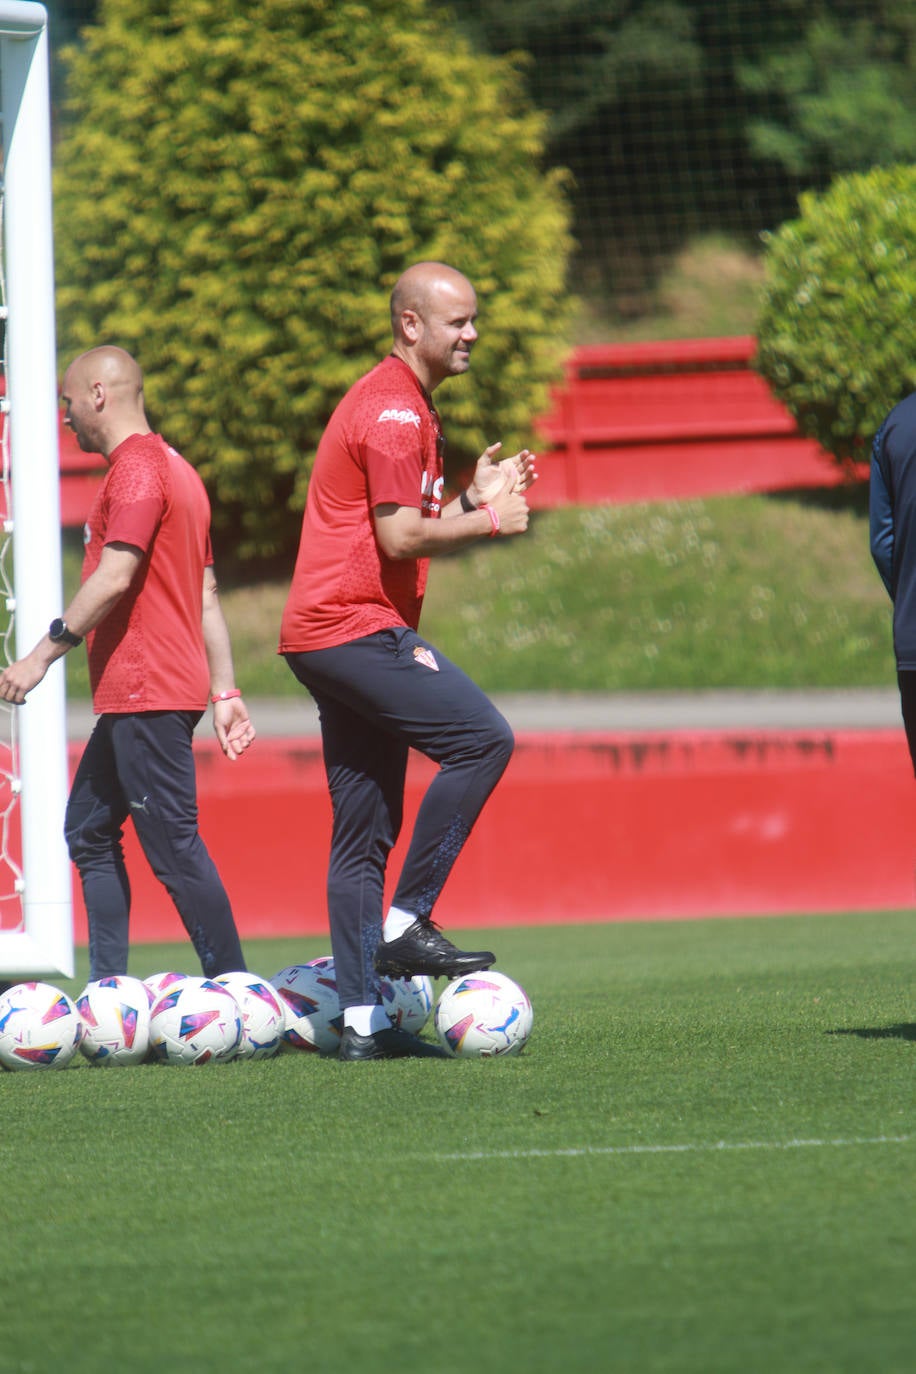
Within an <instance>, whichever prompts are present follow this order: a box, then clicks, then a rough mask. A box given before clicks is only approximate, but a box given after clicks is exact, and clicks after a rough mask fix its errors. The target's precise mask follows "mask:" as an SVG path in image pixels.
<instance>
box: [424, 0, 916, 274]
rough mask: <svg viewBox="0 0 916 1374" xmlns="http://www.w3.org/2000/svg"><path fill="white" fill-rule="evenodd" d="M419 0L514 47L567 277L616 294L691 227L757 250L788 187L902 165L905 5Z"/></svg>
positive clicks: (914, 34) (911, 42)
mask: <svg viewBox="0 0 916 1374" xmlns="http://www.w3.org/2000/svg"><path fill="white" fill-rule="evenodd" d="M436 2H437V3H439V4H441V5H443V6H444V7H446V8H447V9H450V10H451V9H453V10H454V12H455V14H456V16H457V19H458V22H459V23H461V24H462V25H463V26H464V27H465V29H466V31H467V32H468V33H469V35H470V36H471V37H472V39H473V40H474V42H475V43H477V44H478V46H479V47H480V48H481V49H482V50H484V51H488V52H494V53H508V52H512V51H515V50H522V51H524V53H525V54H526V62H525V65H524V67H523V71H524V73H525V77H526V80H527V84H528V89H529V91H530V92H531V95H532V98H533V99H534V100H535V101H536V102H537V104H538V105H539V106H540V107H541V108H542V109H544V110H545V112H546V113H547V114H548V116H549V125H548V145H547V146H548V153H549V156H550V159H551V160H552V162H554V163H555V164H556V165H562V166H565V167H568V168H569V169H570V170H571V172H572V173H573V176H574V179H575V191H574V197H573V205H574V209H575V229H576V238H577V241H578V243H579V245H580V250H579V255H578V256H579V261H578V264H577V268H578V271H579V276H580V279H582V278H583V277H584V278H585V279H586V280H588V281H593V280H595V281H596V282H600V283H601V284H603V285H604V286H606V287H609V288H610V289H611V291H612V293H614V294H615V295H617V296H618V297H620V296H623V295H626V294H629V293H631V292H632V291H633V288H634V286H638V284H639V279H640V277H641V276H643V275H644V274H645V275H646V276H647V277H648V278H650V279H651V276H652V274H653V272H654V271H655V270H656V269H657V268H658V267H659V266H661V265H662V264H663V263H664V261H665V259H666V258H667V256H668V255H670V254H671V253H672V252H674V251H676V250H677V249H679V248H680V247H681V246H682V244H683V243H684V241H685V240H686V239H688V238H690V237H692V236H694V235H699V234H709V233H717V232H725V233H729V234H732V235H737V236H738V237H741V238H745V239H746V240H747V242H748V243H749V244H750V243H756V240H757V235H758V234H759V233H760V231H761V230H762V229H765V228H771V227H772V226H774V225H776V224H779V223H780V222H781V221H782V220H783V219H785V218H787V217H788V216H791V215H792V214H793V212H794V207H795V205H796V203H797V198H798V195H799V194H800V193H801V192H802V191H804V190H824V189H825V188H826V187H827V185H828V184H829V182H830V180H831V178H832V177H833V176H834V175H835V174H836V173H838V172H851V171H860V170H864V169H866V168H867V167H869V166H871V165H873V164H883V165H887V164H889V163H894V162H901V161H909V160H912V159H914V158H916V7H914V4H913V0H769V3H768V4H766V5H760V4H759V3H756V0H741V2H740V3H729V4H724V3H723V0H461V3H460V4H458V3H457V0H436Z"/></svg>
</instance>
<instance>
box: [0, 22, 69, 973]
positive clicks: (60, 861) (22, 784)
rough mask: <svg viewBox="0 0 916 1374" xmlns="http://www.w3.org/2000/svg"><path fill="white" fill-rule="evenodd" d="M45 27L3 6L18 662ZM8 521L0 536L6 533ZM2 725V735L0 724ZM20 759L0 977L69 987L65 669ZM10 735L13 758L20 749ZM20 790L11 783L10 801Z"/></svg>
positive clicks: (48, 246)
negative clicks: (13, 918) (8, 921)
mask: <svg viewBox="0 0 916 1374" xmlns="http://www.w3.org/2000/svg"><path fill="white" fill-rule="evenodd" d="M48 70H49V61H48V16H47V11H46V10H45V7H44V5H40V4H34V3H30V2H28V3H27V2H26V0H0V102H2V133H3V180H4V197H3V199H4V217H3V261H4V275H5V279H6V311H7V314H6V362H7V377H6V386H7V396H6V405H7V406H8V421H9V436H10V468H9V471H10V478H11V487H12V521H11V524H12V550H13V584H14V596H13V601H12V605H8V607H7V609H8V610H9V612H10V614H11V615H13V616H14V617H15V638H16V653H17V655H18V656H22V655H23V654H25V653H27V652H28V651H29V650H30V649H31V648H32V646H33V645H34V644H35V643H36V642H37V641H38V640H39V639H40V638H41V636H42V635H43V634H44V632H45V631H46V630H47V627H48V623H49V620H50V619H51V618H52V617H53V616H55V615H57V614H59V608H60V607H61V605H62V578H61V542H60V459H59V454H58V403H57V367H56V347H55V317H54V256H53V238H52V209H51V206H52V201H51V112H50V89H49V76H48ZM9 523H10V522H9V519H8V518H7V528H8V525H9ZM2 723H3V722H2V721H0V725H2ZM10 732H11V736H12V741H13V758H14V760H15V759H16V758H17V757H18V761H19V764H20V777H19V779H18V790H19V796H18V804H19V808H20V821H21V835H22V863H21V869H20V872H21V878H20V880H19V882H18V884H17V886H18V887H19V889H20V893H21V912H22V916H21V921H20V923H19V929H17V930H0V975H3V974H13V975H16V976H35V977H38V976H44V975H57V976H63V977H67V978H72V977H73V972H74V958H73V912H72V899H71V893H72V886H71V882H72V880H71V870H70V862H69V858H68V855H67V851H66V846H65V843H64V838H63V823H64V809H65V806H66V798H67V788H68V778H67V728H66V687H65V677H64V672H63V665H62V664H60V665H59V666H57V665H55V666H54V667H52V668H51V670H50V672H49V673H48V675H47V677H46V678H45V679H44V681H43V682H42V683H41V684H40V685H39V686H38V687H36V688H35V689H34V691H33V692H30V693H29V698H28V702H27V703H26V705H25V706H21V707H13V708H12V718H11V719H10ZM17 735H18V748H17V747H16V741H17ZM16 786H17V781H16V780H14V791H15V790H16Z"/></svg>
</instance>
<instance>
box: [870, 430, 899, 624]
mask: <svg viewBox="0 0 916 1374" xmlns="http://www.w3.org/2000/svg"><path fill="white" fill-rule="evenodd" d="M883 437H884V426H883V425H882V426H881V428H880V429H879V430H878V433H877V434H876V435H875V440H874V443H873V444H872V451H871V477H870V481H869V488H868V518H869V532H870V539H871V556H872V558H873V559H874V560H875V566H876V567H877V569H878V572H879V573H880V574H881V581H882V582H883V583H884V585H885V587H886V588H887V592H888V595H889V596H890V598H891V600H893V599H894V590H893V580H894V508H893V505H892V504H891V495H890V492H889V491H888V489H887V482H886V481H885V480H884V469H883V467H882V465H881V440H882V439H883Z"/></svg>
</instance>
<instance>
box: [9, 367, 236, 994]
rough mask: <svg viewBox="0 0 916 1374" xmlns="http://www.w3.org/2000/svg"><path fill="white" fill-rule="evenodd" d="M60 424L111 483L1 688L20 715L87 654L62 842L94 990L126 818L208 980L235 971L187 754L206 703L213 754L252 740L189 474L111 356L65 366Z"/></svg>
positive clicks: (203, 515) (125, 917)
mask: <svg viewBox="0 0 916 1374" xmlns="http://www.w3.org/2000/svg"><path fill="white" fill-rule="evenodd" d="M61 395H62V400H63V402H64V405H65V408H66V413H65V424H67V425H68V426H69V427H70V428H71V429H72V430H73V432H74V434H75V435H76V437H77V440H78V442H79V445H80V447H81V448H82V449H83V450H85V451H86V452H89V453H101V454H103V455H104V456H105V458H106V459H107V461H108V472H107V473H106V475H105V478H104V480H103V482H102V484H101V487H100V489H99V491H98V493H97V495H96V498H95V502H94V504H93V507H92V510H91V512H90V515H89V520H88V522H87V525H86V535H85V539H86V552H85V556H84V560H83V574H82V583H81V586H80V589H79V591H78V592H77V593H76V595H75V596H74V597H73V600H72V601H71V602H70V604H69V606H68V607H67V608H66V610H65V611H64V613H63V615H62V616H61V617H58V618H55V619H54V620H52V622H51V624H50V626H49V629H48V633H47V634H46V635H44V636H43V637H42V638H41V640H39V642H38V644H36V645H35V647H34V649H33V650H32V651H31V653H29V654H27V655H26V656H25V657H24V658H22V659H20V660H19V661H18V662H16V663H14V664H12V665H10V666H9V667H8V668H6V669H5V670H4V672H2V673H0V697H2V699H3V700H5V701H9V702H12V703H14V704H16V705H21V704H22V703H23V702H24V701H25V699H26V695H27V694H28V692H30V691H31V690H32V688H33V687H35V686H36V685H37V684H38V683H39V682H40V681H41V679H42V678H43V677H44V675H45V673H46V672H47V670H48V668H49V667H50V666H51V664H52V663H54V662H55V661H56V660H57V659H58V658H60V657H62V656H63V655H64V654H65V653H67V652H68V650H69V649H71V648H73V647H75V646H76V645H78V644H80V643H81V642H82V640H83V638H84V637H85V638H86V641H87V649H88V655H89V676H90V680H91V684H92V701H93V707H94V710H95V711H96V713H97V714H98V716H99V720H98V722H97V724H96V726H95V728H94V730H93V732H92V735H91V737H90V739H89V741H88V743H87V745H86V749H85V752H84V754H83V757H82V759H81V760H80V764H79V767H78V769H77V772H76V777H75V778H74V781H73V787H72V789H71V792H70V798H69V801H68V804H67V813H66V821H65V831H66V838H67V843H68V846H69V850H70V856H71V858H72V859H73V862H74V863H75V864H76V866H77V868H78V870H79V873H80V878H81V881H82V887H83V896H84V900H85V905H86V912H87V916H88V922H89V963H90V978H92V979H98V978H104V977H108V976H110V975H113V974H119V973H126V972H127V960H128V939H129V936H128V924H129V916H130V883H129V880H128V876H127V870H126V867H125V864H124V855H123V852H122V848H121V835H122V827H123V825H124V823H125V821H126V820H127V817H128V816H130V817H131V818H132V820H133V823H134V829H135V830H136V833H137V837H138V839H139V841H140V844H141V846H142V848H143V850H144V853H145V855H146V857H147V859H148V860H149V863H150V866H151V867H152V869H153V872H154V873H155V874H156V877H157V878H158V879H159V880H160V881H161V882H162V883H163V884H164V886H165V887H166V889H167V890H168V893H169V895H170V897H171V898H172V901H173V902H174V903H175V906H176V908H177V910H178V912H179V914H180V916H181V919H182V921H183V922H184V925H185V928H186V929H187V931H188V934H189V936H190V938H191V940H192V942H193V944H194V948H195V949H196V951H197V954H198V957H199V959H200V964H201V968H202V970H203V973H204V975H205V976H207V977H214V976H215V975H216V974H218V973H229V972H234V971H236V970H241V969H244V967H245V962H244V957H243V955H242V949H241V945H240V943H239V937H238V932H237V930H236V926H235V921H234V919H233V915H232V909H231V906H230V904H229V898H228V896H227V895H226V891H225V888H224V886H223V884H222V881H221V879H220V877H219V874H218V873H217V871H216V868H215V866H214V864H213V861H212V859H211V858H210V855H209V853H208V852H207V849H206V846H205V845H204V842H203V840H202V839H201V837H200V834H199V831H198V827H197V789H196V779H195V770H194V760H193V756H192V751H191V742H192V736H193V732H194V727H195V725H196V724H197V722H198V721H199V720H200V718H201V716H202V715H203V714H204V711H205V710H206V707H207V702H208V698H210V700H211V701H212V703H213V708H214V712H213V721H214V726H215V729H216V735H217V738H218V740H219V743H220V746H221V748H222V750H223V753H224V754H225V755H226V757H227V758H228V759H229V760H230V761H234V760H235V759H237V758H239V757H240V756H241V755H243V754H244V753H245V751H246V750H247V749H248V747H249V746H250V744H251V743H252V742H253V740H254V737H255V732H254V727H253V726H252V724H251V721H250V720H249V718H248V710H247V708H246V706H245V703H244V702H243V700H242V696H241V693H240V692H239V690H238V688H237V687H236V686H235V677H234V672H233V664H232V651H231V647H230V642H229V632H228V630H227V628H226V622H225V619H224V617H223V613H222V609H221V607H220V604H219V596H218V592H217V586H216V578H215V576H214V573H213V555H212V551H211V547H210V504H209V501H208V499H207V494H206V491H205V490H204V486H203V483H202V482H201V480H200V477H199V476H198V474H197V473H196V472H195V471H194V469H193V468H192V467H191V465H190V464H189V463H187V462H186V461H185V460H184V458H182V457H181V455H180V454H179V453H177V452H176V451H175V449H173V448H172V447H171V446H170V445H169V444H167V443H166V441H165V440H164V439H163V438H162V436H161V435H159V434H154V433H153V432H152V431H151V429H150V426H149V424H148V422H147V418H146V411H145V407H144V401H143V374H142V372H141V370H140V367H139V365H138V364H137V362H136V360H135V359H134V358H133V357H131V355H130V354H129V353H126V352H125V351H124V350H123V349H120V348H113V347H103V348H95V349H92V350H90V351H89V352H88V353H84V354H82V355H81V356H80V357H78V358H77V359H75V361H74V362H73V363H71V365H70V366H69V368H68V369H67V372H66V375H65V376H64V381H63V387H62V393H61Z"/></svg>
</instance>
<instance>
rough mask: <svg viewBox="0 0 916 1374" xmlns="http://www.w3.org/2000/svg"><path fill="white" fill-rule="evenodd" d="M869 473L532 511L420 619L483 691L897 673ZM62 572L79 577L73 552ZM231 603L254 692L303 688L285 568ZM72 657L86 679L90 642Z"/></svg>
mask: <svg viewBox="0 0 916 1374" xmlns="http://www.w3.org/2000/svg"><path fill="white" fill-rule="evenodd" d="M866 500H867V493H866V491H865V489H864V488H855V489H842V490H839V491H834V492H818V493H813V494H812V493H808V494H796V495H781V496H732V497H721V498H716V499H710V500H702V501H700V500H697V501H687V502H677V503H653V504H651V505H635V506H601V507H596V508H594V509H591V510H588V509H578V508H576V509H566V510H557V511H544V512H540V513H538V514H537V515H536V516H535V518H534V520H533V524H532V528H531V529H530V531H529V533H528V535H527V536H526V537H525V538H523V539H515V540H506V541H505V542H497V543H493V544H491V543H490V542H489V541H485V542H484V543H482V544H481V545H479V546H477V547H476V548H474V549H473V550H471V551H470V552H468V553H466V554H464V555H461V556H457V557H453V558H448V559H440V560H438V561H437V562H436V563H435V564H434V565H433V567H432V570H431V575H430V586H429V591H428V594H427V600H426V607H425V609H424V615H423V631H424V633H425V634H426V635H428V637H429V638H430V639H431V640H433V642H434V643H436V644H437V645H438V646H439V647H440V648H441V649H442V651H443V653H445V654H447V655H448V656H449V657H451V658H452V659H454V660H455V661H456V662H457V663H460V664H461V665H462V666H463V667H465V668H467V669H468V671H470V672H471V673H472V674H473V676H474V677H475V678H476V679H477V680H478V681H479V682H480V683H481V684H482V685H483V686H484V687H485V688H486V689H488V690H490V691H502V692H507V691H546V690H554V691H634V690H642V689H651V688H663V689H702V688H714V687H716V688H723V687H773V688H778V687H853V686H858V687H861V686H889V685H891V684H892V683H893V681H894V678H893V663H892V658H891V644H890V606H889V602H888V599H887V596H886V594H885V591H884V588H883V586H882V585H881V582H880V580H879V579H878V576H877V574H876V572H875V570H874V567H873V565H872V562H871V557H870V555H869V551H868V520H867V507H866ZM67 565H68V572H67V576H68V580H70V581H71V583H72V581H73V579H74V578H75V577H76V575H77V566H78V564H77V558H76V554H75V551H74V552H73V553H72V554H71V556H70V557H68V560H67ZM222 578H223V584H224V590H223V601H224V606H225V611H226V615H227V618H228V620H229V624H230V627H231V630H232V635H233V641H234V646H235V655H236V663H237V668H238V680H239V683H240V685H241V686H242V688H243V689H244V690H245V692H246V693H247V694H249V695H271V696H277V695H286V694H291V693H295V692H298V691H299V690H300V689H299V687H298V686H297V684H296V683H295V682H294V680H293V678H292V675H291V674H290V673H289V672H288V670H287V668H286V667H285V665H284V664H283V662H282V661H281V660H279V659H278V658H277V656H276V652H275V650H276V639H277V629H278V626H279V621H280V614H281V611H282V607H283V602H284V599H285V596H286V583H285V581H278V582H270V583H263V584H259V585H257V586H241V585H239V586H232V585H231V580H230V579H229V578H228V577H227V576H226V574H225V570H222ZM67 671H68V673H69V675H70V678H69V684H70V690H71V692H72V694H73V695H75V696H79V695H84V694H85V693H86V691H87V685H86V673H85V659H84V655H83V654H81V653H79V654H73V655H71V656H70V658H69V659H68V668H67Z"/></svg>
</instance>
